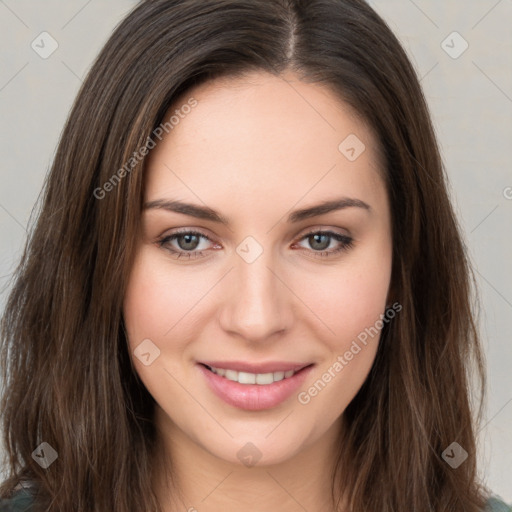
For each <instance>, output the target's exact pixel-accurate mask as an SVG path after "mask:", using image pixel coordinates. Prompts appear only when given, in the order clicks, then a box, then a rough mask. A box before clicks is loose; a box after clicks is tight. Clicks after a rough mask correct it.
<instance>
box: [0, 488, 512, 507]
mask: <svg viewBox="0 0 512 512" xmlns="http://www.w3.org/2000/svg"><path fill="white" fill-rule="evenodd" d="M32 503H33V498H32V495H31V494H30V492H29V491H28V490H27V489H21V490H19V491H17V492H16V494H15V495H14V496H13V497H12V498H10V499H4V500H1V499H0V512H30V510H31V509H32ZM483 512H512V505H507V504H506V503H505V502H503V501H502V500H501V499H500V498H499V497H497V496H491V498H489V500H488V501H487V507H486V510H485V511H483Z"/></svg>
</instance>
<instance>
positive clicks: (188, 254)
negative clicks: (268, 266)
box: [157, 230, 354, 259]
mask: <svg viewBox="0 0 512 512" xmlns="http://www.w3.org/2000/svg"><path fill="white" fill-rule="evenodd" d="M185 235H194V236H198V237H201V238H205V239H206V240H209V241H210V242H213V240H211V239H210V238H209V237H208V236H206V235H205V234H203V233H201V232H199V231H193V230H183V231H177V232H174V233H173V234H172V235H168V236H165V237H163V238H161V239H159V240H158V241H157V244H158V246H159V247H163V248H165V249H166V250H167V251H169V252H170V253H172V254H175V255H177V257H176V259H179V258H181V257H185V258H187V259H196V258H201V257H203V251H185V250H183V249H182V250H176V249H173V248H171V247H170V246H169V244H170V242H172V241H173V240H176V239H177V238H180V237H182V236H185ZM313 235H324V236H328V237H329V238H331V239H333V238H334V239H335V240H336V241H338V242H340V243H341V245H340V246H339V247H338V248H337V249H330V250H328V251H315V250H307V249H302V250H305V251H307V252H312V253H313V254H314V257H315V258H329V257H333V256H334V255H336V254H339V253H341V252H343V251H348V250H349V249H351V248H352V247H353V242H354V240H353V239H352V238H351V237H349V236H347V235H342V234H340V233H335V232H334V231H322V230H319V231H310V232H309V233H306V234H305V235H303V236H302V237H301V238H300V240H299V242H300V241H302V240H304V239H307V238H309V237H310V236H313ZM329 245H330V243H329Z"/></svg>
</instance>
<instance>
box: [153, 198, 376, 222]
mask: <svg viewBox="0 0 512 512" xmlns="http://www.w3.org/2000/svg"><path fill="white" fill-rule="evenodd" d="M346 208H361V209H363V210H366V211H368V212H372V208H371V206H370V205H369V204H367V203H365V202H364V201H361V200H360V199H355V198H351V197H342V198H340V199H333V200H328V201H323V202H322V203H319V204H317V205H314V206H310V207H308V208H303V209H301V210H295V211H293V212H292V213H290V215H289V216H288V219H287V222H289V223H297V222H300V221H302V220H304V219H309V218H311V217H317V216H319V215H324V214H326V213H329V212H332V211H335V210H343V209H346ZM144 209H145V210H148V209H163V210H167V211H170V212H176V213H181V214H183V215H188V216H190V217H196V218H198V219H203V220H209V221H212V222H218V223H220V224H224V225H226V226H228V225H229V221H228V219H227V218H225V217H223V216H222V215H220V214H219V213H218V212H216V211H215V210H212V209H211V208H209V207H207V206H200V205H195V204H190V203H184V202H182V201H171V200H166V199H155V200H154V201H149V202H147V203H145V204H144Z"/></svg>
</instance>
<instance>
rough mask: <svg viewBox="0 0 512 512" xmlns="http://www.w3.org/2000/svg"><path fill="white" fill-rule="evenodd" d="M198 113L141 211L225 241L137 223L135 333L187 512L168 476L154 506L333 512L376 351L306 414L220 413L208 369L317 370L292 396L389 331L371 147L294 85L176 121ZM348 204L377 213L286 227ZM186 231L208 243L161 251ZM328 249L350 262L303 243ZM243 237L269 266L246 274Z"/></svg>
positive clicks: (385, 221) (291, 79) (387, 268)
mask: <svg viewBox="0 0 512 512" xmlns="http://www.w3.org/2000/svg"><path fill="white" fill-rule="evenodd" d="M190 97H193V98H195V99H196V100H197V102H198V104H197V106H195V108H193V109H192V110H191V112H190V113H189V114H188V115H187V116H186V117H185V118H184V119H182V120H181V121H180V123H179V124H177V125H176V126H175V127H174V128H173V129H172V131H170V132H169V134H168V135H166V136H165V138H163V140H162V141H161V142H159V143H158V144H157V146H156V147H155V148H154V149H153V150H152V151H151V152H150V154H149V156H148V160H147V166H146V170H145V172H146V176H145V179H146V188H145V197H144V203H145V204H149V203H151V202H154V201H162V202H165V201H183V202H186V203H192V204H194V205H197V206H202V207H204V206H207V207H209V208H211V209H213V210H215V211H216V212H217V213H218V215H219V216H222V217H223V218H225V219H227V221H229V224H228V225H224V224H222V223H218V222H214V221H212V220H206V219H200V218H196V217H193V216H190V215H186V214H184V213H176V212H174V211H170V210H167V209H165V208H146V209H145V210H144V213H143V219H142V222H143V230H142V233H141V237H140V243H139V246H138V251H137V254H136V257H135V261H134V265H133V268H132V271H131V274H130V276H129V282H128V287H127V291H126V296H125V300H124V318H125V323H126V327H127V332H128V338H129V350H130V354H131V357H132V360H133V364H134V367H135V368H136V371H137V373H138V375H139V376H140V378H141V380H142V382H143V383H144V385H145V386H146V387H147V389H148V391H149V392H150V393H151V395H152V396H153V397H154V399H155V401H156V402H157V408H156V414H155V423H156V425H157V428H158V432H159V433H160V436H161V437H160V439H161V441H162V443H163V446H164V447H165V453H167V454H168V455H169V456H170V457H171V458H172V467H173V469H174V471H175V472H176V480H175V484H174V485H175V490H177V488H178V486H179V489H180V491H181V493H182V500H181V501H179V500H177V499H175V498H173V496H175V493H169V492H168V491H167V489H166V488H165V487H164V486H163V482H164V481H165V476H164V473H163V472H162V473H161V475H160V477H159V478H158V479H156V480H157V481H155V492H157V494H158V496H159V497H160V499H161V500H162V503H163V506H164V510H165V512H171V511H176V510H194V509H196V510H198V511H204V512H214V511H219V512H221V511H222V512H225V511H230V510H244V511H261V510H279V511H280V512H288V511H296V510H302V509H303V508H304V509H306V510H308V511H309V512H313V511H317V510H318V511H320V510H322V511H324V512H325V511H328V510H334V508H333V505H332V503H331V501H330V493H331V488H330V482H331V470H332V464H333V463H334V460H333V454H334V453H335V447H336V442H337V438H338V436H339V433H340V429H341V418H342V415H343V411H344V410H345V408H346V407H347V405H348V404H349V403H350V401H351V400H352V399H353V398H354V396H355V395H356V393H357V391H358V390H359V389H360V387H361V386H362V384H363V382H364V381H365V379H366V377H367V375H368V372H369V370H370V368H371V366H372V363H373V361H374V358H375V354H376V350H377V346H378V342H379V340H378V336H375V337H374V338H373V339H371V341H370V342H369V343H368V344H367V345H366V346H365V347H364V348H363V349H362V350H361V351H360V352H359V353H358V354H357V355H355V356H354V357H353V358H352V359H351V361H349V362H348V364H347V365H345V366H344V367H343V369H342V370H341V371H339V372H337V373H336V374H335V377H333V378H332V379H331V380H330V382H328V384H327V385H326V386H325V387H324V388H323V389H322V390H321V391H320V392H318V393H317V394H316V396H314V397H312V398H311V400H310V401H309V403H307V404H301V403H300V402H299V400H298V397H297V393H294V394H293V395H292V396H291V397H290V398H289V399H287V400H285V401H284V402H282V403H281V404H279V405H278V406H276V407H273V408H271V409H267V410H262V411H246V410H242V409H239V408H237V407H234V406H231V405H228V404H227V403H225V402H224V401H223V400H221V399H220V398H218V397H217V396H216V395H215V394H213V393H212V391H211V390H210V389H209V388H208V386H207V384H206V382H205V378H204V377H203V376H202V374H201V372H200V371H199V370H198V367H197V363H198V361H206V360H229V361H234V360H242V361H251V362H255V363H261V362H267V361H275V360H279V361H294V362H297V361H298V362H303V363H314V365H315V366H314V368H313V371H312V372H311V373H310V375H309V376H308V378H307V381H306V382H305V384H304V385H303V386H302V387H301V389H300V390H299V391H304V390H306V391H307V390H308V389H309V388H310V387H311V386H313V384H314V383H315V381H318V379H321V378H322V375H323V374H324V372H326V371H327V370H328V368H330V367H332V366H333V364H334V363H335V361H336V360H337V357H338V356H339V355H343V354H344V353H345V352H346V351H347V350H348V349H349V348H350V346H351V344H352V342H353V341H354V340H355V339H356V338H357V336H358V335H359V334H360V333H361V332H363V331H364V330H365V328H369V327H371V326H374V325H375V323H376V321H377V320H379V318H381V316H380V315H382V314H383V313H384V311H385V308H386V305H387V304H389V301H388V299H389V297H388V293H389V289H390V278H391V263H392V233H391V219H390V208H389V202H388V197H387V192H386V189H385V185H384V181H383V179H382V173H383V169H382V166H381V162H380V160H379V155H378V152H377V151H376V147H377V140H376V138H375V136H374V135H373V134H372V132H371V130H369V129H368V127H367V126H365V125H364V124H363V123H362V122H361V120H360V119H358V118H357V116H355V115H354V114H353V112H352V111H351V109H350V108H349V106H348V105H347V104H346V103H344V102H342V101H341V100H340V99H339V98H338V97H337V96H335V95H334V93H333V92H332V91H331V90H329V89H328V88H327V87H325V86H322V85H319V84H306V83H304V82H301V81H300V80H299V78H298V77H297V76H296V75H294V74H292V73H290V72H287V73H286V74H283V75H281V76H279V77H275V76H272V75H269V74H267V73H264V72H251V73H250V74H248V75H246V76H244V77H241V78H236V79H233V78H230V79H225V78H224V79H217V80H215V81H210V82H207V83H205V84H202V85H201V86H199V87H196V88H194V89H192V90H190V91H188V92H187V93H186V95H184V96H182V98H180V101H179V102H176V103H175V105H173V107H172V109H170V110H169V113H168V115H167V116H166V118H168V117H170V115H171V114H172V112H173V111H174V110H175V109H176V108H179V107H180V105H181V104H185V103H186V102H187V100H188V99H189V98H190ZM350 134H355V135H356V136H357V137H358V139H359V140H361V141H362V142H363V144H364V145H365V148H366V149H365V150H364V151H363V152H362V153H361V154H360V156H359V157H358V158H356V159H355V160H354V161H350V160H349V159H348V158H347V156H346V154H344V153H343V152H342V151H340V150H339V148H338V146H339V145H340V143H341V142H342V141H343V140H344V139H345V138H346V137H347V136H349V135H350ZM356 154H357V153H356ZM340 198H351V199H358V200H359V201H363V202H364V203H366V204H367V205H368V206H369V207H370V208H369V209H368V208H363V207H359V206H349V207H345V208H342V209H338V210H333V211H330V212H327V213H323V214H321V215H317V216H314V217H309V218H304V219H302V220H301V221H299V222H293V223H292V222H288V216H289V215H290V214H291V213H292V212H293V211H296V210H300V209H304V208H308V207H311V206H314V205H317V204H319V203H322V202H324V201H327V200H334V199H340ZM177 230H181V231H185V232H186V231H187V230H191V231H196V232H197V231H198V232H200V233H201V234H203V235H204V236H205V237H208V238H203V237H202V236H201V237H198V238H196V237H193V236H192V237H190V236H189V237H187V236H184V235H183V233H182V234H181V237H180V238H175V239H167V240H166V241H164V242H163V243H161V240H162V239H164V238H165V237H169V236H170V235H172V234H175V233H176V231H177ZM318 231H332V232H334V233H336V234H339V235H343V236H344V237H345V238H343V240H344V241H345V242H346V241H347V237H349V238H350V239H351V240H352V244H351V245H349V246H344V242H339V241H337V240H336V239H335V238H334V237H329V236H326V237H322V236H320V237H316V238H315V237H314V236H310V235H309V233H310V232H318ZM248 236H250V237H252V238H253V239H254V240H255V241H256V242H257V244H259V246H260V247H261V248H262V250H263V252H262V254H261V255H260V256H259V257H257V258H256V259H255V260H254V261H253V262H251V263H248V262H247V261H246V260H245V259H244V258H242V257H241V256H240V253H239V252H237V247H238V246H239V245H240V244H241V243H242V242H243V241H244V240H245V239H246V237H248ZM248 247H251V249H250V251H252V250H255V249H254V247H257V245H254V244H253V245H252V246H248ZM340 247H344V248H343V250H341V251H339V252H337V253H335V252H333V251H335V250H336V249H338V248H340ZM172 251H177V252H178V253H180V254H181V255H180V257H179V258H178V254H177V253H173V252H172ZM194 251H195V252H196V254H195V255H192V257H190V258H187V256H190V254H188V255H187V254H186V253H187V252H189V253H193V252H194ZM197 252H200V254H197ZM329 252H330V254H328V255H326V253H329ZM253 254H254V253H253ZM145 339H149V340H151V342H152V343H153V344H154V346H156V347H158V349H159V351H160V354H159V356H158V357H157V358H156V359H155V360H154V361H153V362H152V363H151V364H149V365H147V366H146V365H144V364H143V363H142V362H141V361H140V360H139V358H138V357H135V356H134V350H135V349H136V348H137V346H138V345H140V344H141V342H142V341H143V340H145ZM146 343H147V342H146ZM247 443H252V445H254V446H255V447H256V448H257V452H255V453H258V454H259V455H260V457H261V458H260V459H259V461H258V462H257V464H256V465H254V466H252V467H250V466H246V465H244V464H243V463H242V461H241V460H240V457H239V455H238V453H239V451H240V450H241V449H242V448H243V447H244V446H246V445H247ZM249 446H250V445H249ZM245 449H246V450H248V449H253V448H245ZM253 450H254V449H253Z"/></svg>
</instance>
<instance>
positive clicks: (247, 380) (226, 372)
mask: <svg viewBox="0 0 512 512" xmlns="http://www.w3.org/2000/svg"><path fill="white" fill-rule="evenodd" d="M204 366H205V367H206V368H207V369H208V370H210V371H211V372H213V373H215V374H216V375H218V376H219V377H222V378H224V379H227V380H230V381H233V382H238V383H239V384H258V385H260V386H266V385H268V384H272V383H274V382H279V381H281V380H284V379H289V378H290V377H293V376H294V375H295V374H296V373H297V372H299V371H300V370H301V369H302V368H300V369H298V370H286V371H285V370H278V371H276V372H266V373H252V372H244V371H237V370H232V369H228V368H217V367H215V366H208V365H206V364H205V365H204ZM308 366H309V365H308ZM303 368H304V367H303Z"/></svg>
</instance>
